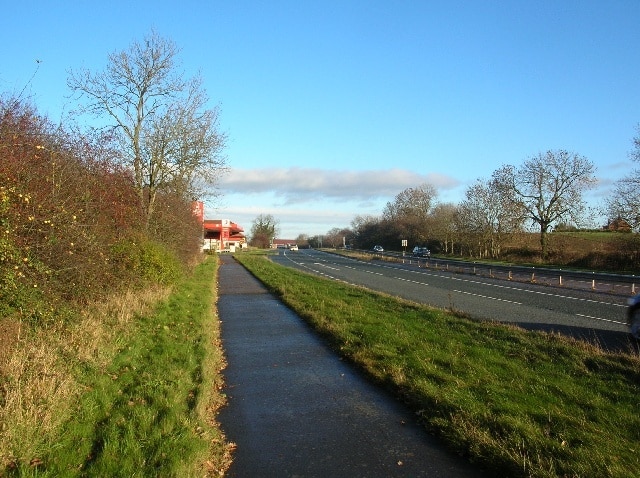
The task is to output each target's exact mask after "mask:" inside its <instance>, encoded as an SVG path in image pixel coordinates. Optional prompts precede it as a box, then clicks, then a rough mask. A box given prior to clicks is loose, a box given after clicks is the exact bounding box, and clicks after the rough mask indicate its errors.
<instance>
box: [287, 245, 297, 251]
mask: <svg viewBox="0 0 640 478" xmlns="http://www.w3.org/2000/svg"><path fill="white" fill-rule="evenodd" d="M289 250H290V251H297V250H298V244H291V245H290V246H289Z"/></svg>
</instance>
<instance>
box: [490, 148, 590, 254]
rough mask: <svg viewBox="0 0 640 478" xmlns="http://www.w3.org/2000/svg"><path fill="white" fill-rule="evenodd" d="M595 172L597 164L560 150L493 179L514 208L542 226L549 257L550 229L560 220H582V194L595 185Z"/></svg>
mask: <svg viewBox="0 0 640 478" xmlns="http://www.w3.org/2000/svg"><path fill="white" fill-rule="evenodd" d="M594 172H595V167H594V165H593V163H592V162H591V161H589V160H588V159H587V158H585V157H584V156H579V155H578V154H575V153H570V152H568V151H565V150H557V151H547V152H546V153H544V154H543V153H539V154H538V155H537V156H534V157H531V158H529V159H527V160H526V161H525V162H524V163H523V164H522V165H521V166H520V167H517V168H516V167H515V166H509V165H507V166H503V167H502V168H501V169H499V170H498V171H496V172H494V175H493V178H494V179H495V180H496V181H497V182H498V184H499V187H501V188H504V193H505V194H508V195H509V196H510V197H511V200H512V201H513V207H514V208H522V209H523V210H524V212H525V215H526V217H527V218H528V219H530V220H531V221H533V223H534V224H536V225H538V226H539V227H540V251H541V255H542V257H543V258H546V257H547V255H548V232H549V228H550V226H551V225H552V224H554V223H555V222H557V221H567V220H570V221H573V222H574V223H576V224H579V223H580V222H581V221H582V219H583V218H582V214H583V212H584V209H585V204H584V201H583V199H582V193H583V192H584V191H585V190H587V189H589V188H591V187H593V185H594V184H595V177H594V176H593V174H594Z"/></svg>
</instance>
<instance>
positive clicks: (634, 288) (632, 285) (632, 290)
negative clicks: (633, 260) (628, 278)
mask: <svg viewBox="0 0 640 478" xmlns="http://www.w3.org/2000/svg"><path fill="white" fill-rule="evenodd" d="M631 293H632V294H635V293H636V285H635V283H634V284H631Z"/></svg>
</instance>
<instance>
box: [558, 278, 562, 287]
mask: <svg viewBox="0 0 640 478" xmlns="http://www.w3.org/2000/svg"><path fill="white" fill-rule="evenodd" d="M558 284H559V285H562V276H560V279H559V280H558Z"/></svg>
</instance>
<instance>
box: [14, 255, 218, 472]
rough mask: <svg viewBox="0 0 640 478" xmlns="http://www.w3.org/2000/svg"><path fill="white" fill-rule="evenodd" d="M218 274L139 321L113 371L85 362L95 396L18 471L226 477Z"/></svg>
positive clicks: (81, 375) (201, 272)
mask: <svg viewBox="0 0 640 478" xmlns="http://www.w3.org/2000/svg"><path fill="white" fill-rule="evenodd" d="M216 270H217V261H216V260H215V258H211V259H209V260H207V261H206V262H205V263H203V264H201V265H200V266H199V267H198V268H197V269H196V271H195V273H194V275H193V276H192V277H190V278H189V279H188V280H186V281H184V282H183V283H181V284H180V285H179V286H178V287H177V288H176V290H175V291H174V293H173V294H172V295H171V296H170V298H169V299H168V300H166V301H165V302H163V303H161V304H159V305H158V306H157V307H156V309H155V310H154V312H153V313H152V314H150V315H148V316H140V317H137V318H136V320H135V321H133V322H132V325H131V327H130V330H129V331H128V332H127V333H126V335H124V336H121V337H119V339H118V341H117V344H116V345H117V346H118V348H119V351H118V353H117V354H116V355H115V356H114V358H113V360H112V361H111V362H110V363H109V364H108V365H107V366H106V367H105V368H104V369H97V368H96V367H95V365H94V364H92V363H89V362H82V361H78V363H77V366H76V367H75V370H76V373H77V380H78V381H79V382H81V383H82V384H83V386H84V387H85V390H86V392H85V393H84V394H83V395H82V396H81V399H80V400H79V403H77V405H76V406H75V410H74V413H73V416H72V418H71V419H70V420H68V421H67V422H66V423H65V424H64V426H63V427H62V430H61V431H60V433H59V434H57V436H56V437H54V438H53V439H51V440H49V443H48V444H47V448H46V451H44V452H43V454H42V455H40V456H39V457H38V459H37V460H36V461H35V462H33V461H32V463H19V464H17V466H16V467H15V468H13V469H11V470H8V472H9V473H10V474H11V475H14V476H43V477H47V476H55V477H59V476H65V477H67V476H70V477H73V476H96V477H97V476H100V477H102V476H109V477H117V476H121V477H134V476H166V477H171V476H176V477H183V476H186V477H188V476H205V475H206V473H207V471H209V472H211V471H212V469H211V468H218V469H224V461H225V453H226V450H225V445H224V441H223V437H222V435H221V433H220V431H219V430H218V429H217V428H216V427H215V424H214V423H213V421H212V414H211V411H212V409H214V408H216V406H217V405H219V402H220V401H221V400H222V399H223V397H222V396H221V395H220V394H219V393H217V390H218V389H219V385H220V384H219V381H220V377H219V375H218V372H219V370H220V368H221V367H222V362H223V359H222V356H221V354H220V353H219V350H218V348H217V345H218V344H217V343H216V341H217V331H218V330H219V329H218V323H217V320H216V317H215V309H214V302H215V281H216ZM43 449H44V448H43ZM207 462H209V463H208V465H207V464H206V463H207ZM207 468H209V469H207Z"/></svg>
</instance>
